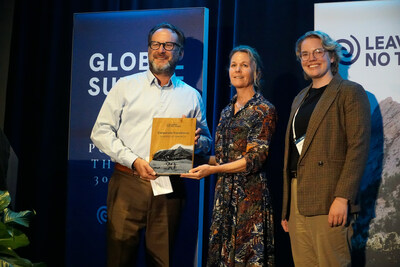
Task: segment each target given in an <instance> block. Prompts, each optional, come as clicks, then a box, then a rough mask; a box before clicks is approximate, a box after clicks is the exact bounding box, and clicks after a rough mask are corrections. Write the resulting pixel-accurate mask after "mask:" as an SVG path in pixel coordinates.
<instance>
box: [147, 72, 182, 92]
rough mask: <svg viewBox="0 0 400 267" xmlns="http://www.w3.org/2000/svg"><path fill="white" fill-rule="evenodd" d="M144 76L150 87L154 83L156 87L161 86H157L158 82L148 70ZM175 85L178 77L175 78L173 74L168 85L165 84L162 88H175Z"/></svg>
mask: <svg viewBox="0 0 400 267" xmlns="http://www.w3.org/2000/svg"><path fill="white" fill-rule="evenodd" d="M146 76H147V79H148V81H149V83H150V85H152V84H153V83H154V84H155V85H157V86H158V87H161V86H160V85H159V84H158V81H157V78H156V76H154V74H153V73H152V72H151V71H150V69H148V70H147V72H146ZM177 84H178V77H176V75H175V73H174V74H173V75H172V76H171V78H170V79H169V82H168V84H167V85H164V86H163V87H166V88H175V87H176V86H177Z"/></svg>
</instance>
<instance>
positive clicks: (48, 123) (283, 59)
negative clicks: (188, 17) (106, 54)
mask: <svg viewBox="0 0 400 267" xmlns="http://www.w3.org/2000/svg"><path fill="white" fill-rule="evenodd" d="M318 2H325V1H318ZM326 2H328V1H326ZM329 2H332V1H329ZM179 7H207V8H208V9H209V11H210V34H209V66H208V72H209V76H208V77H209V79H208V88H207V119H208V123H209V127H210V129H211V131H212V133H213V134H214V130H215V127H216V125H217V123H218V120H219V115H220V111H221V109H222V108H223V107H224V106H225V105H226V104H227V103H228V102H229V100H230V98H231V96H232V95H233V93H234V92H231V88H230V86H229V79H228V75H227V66H228V55H229V52H230V50H231V49H232V48H233V46H236V45H239V44H247V45H250V46H253V47H255V48H256V49H257V50H258V51H259V53H260V55H261V57H262V59H263V61H264V65H265V70H264V73H263V74H264V88H263V91H262V92H263V94H264V96H265V97H266V98H267V99H268V100H269V101H270V102H272V103H273V104H274V105H275V106H276V108H277V112H278V116H279V121H278V126H277V131H276V134H275V137H274V140H273V143H272V147H271V150H270V158H269V164H268V165H269V166H268V173H269V179H270V181H271V192H272V194H273V201H274V207H275V228H276V234H275V237H276V240H275V244H276V254H277V255H276V256H277V265H278V266H291V264H292V262H291V259H290V258H291V254H290V247H289V238H288V236H287V235H286V234H285V233H283V231H282V230H281V227H280V208H281V206H280V205H281V192H282V182H281V179H282V178H281V172H282V168H283V166H282V165H283V164H282V160H283V136H284V131H285V128H286V124H287V119H288V116H289V111H290V105H291V101H292V99H293V98H294V96H295V95H296V93H297V92H298V91H299V90H300V89H301V88H302V87H304V86H305V85H306V83H305V81H304V80H303V76H302V72H301V68H300V65H299V63H298V62H297V61H296V58H295V54H294V43H295V41H296V40H297V38H298V37H299V36H300V35H302V34H303V33H305V32H306V31H308V30H312V29H313V27H314V24H313V21H314V18H313V14H314V2H313V1H312V0H308V1H307V0H282V1H272V0H265V1H260V0H246V1H241V0H209V1H202V0H186V1H183V0H164V1H160V0H142V1H139V0H131V1H128V0H120V1H117V0H114V1H112V0H69V1H67V0H64V1H61V0H59V1H58V0H37V1H30V0H16V2H15V13H14V21H13V33H12V46H11V47H12V48H11V52H10V53H11V54H10V65H9V80H8V86H7V106H6V118H5V133H6V135H7V137H8V139H9V141H10V143H11V145H12V147H13V149H14V150H15V152H16V154H17V156H18V157H19V177H18V190H17V199H16V207H17V208H16V210H26V209H34V210H36V212H37V216H36V217H35V219H34V221H33V224H32V226H31V228H30V229H29V230H28V235H29V237H30V238H31V245H30V246H29V247H28V248H25V249H24V250H23V254H24V255H22V256H25V257H27V258H30V259H32V260H33V261H36V262H37V261H44V262H46V263H47V264H48V266H63V265H64V262H65V254H64V252H65V245H64V244H65V230H64V229H65V227H66V225H65V214H66V213H65V211H66V198H67V192H66V188H67V182H68V181H67V157H68V127H69V101H70V96H69V95H70V76H71V49H72V25H73V21H72V19H73V14H74V13H80V12H103V11H118V10H140V9H159V8H179ZM214 180H215V178H211V179H209V180H208V182H207V185H206V191H207V193H208V195H207V196H206V200H207V201H208V203H209V205H208V206H206V208H208V213H207V214H205V218H206V222H208V221H209V220H210V214H211V210H212V200H213V192H214ZM207 235H208V225H207V224H205V239H204V240H205V242H204V244H205V246H206V245H207Z"/></svg>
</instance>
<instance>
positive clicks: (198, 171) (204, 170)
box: [181, 164, 214, 180]
mask: <svg viewBox="0 0 400 267" xmlns="http://www.w3.org/2000/svg"><path fill="white" fill-rule="evenodd" d="M212 168H213V166H210V165H208V164H204V165H200V166H198V167H196V168H194V169H191V170H189V172H188V173H182V174H181V177H183V178H191V179H197V180H200V179H201V178H203V177H206V176H209V175H210V174H213V173H214V172H213V171H212Z"/></svg>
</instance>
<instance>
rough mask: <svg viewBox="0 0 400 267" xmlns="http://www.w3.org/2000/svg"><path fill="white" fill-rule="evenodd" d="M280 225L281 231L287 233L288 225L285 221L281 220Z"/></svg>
mask: <svg viewBox="0 0 400 267" xmlns="http://www.w3.org/2000/svg"><path fill="white" fill-rule="evenodd" d="M281 225H282V228H283V231H285V232H286V233H287V232H289V224H288V221H287V220H282V221H281Z"/></svg>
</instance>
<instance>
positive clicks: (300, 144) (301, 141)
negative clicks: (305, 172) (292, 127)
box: [294, 135, 306, 155]
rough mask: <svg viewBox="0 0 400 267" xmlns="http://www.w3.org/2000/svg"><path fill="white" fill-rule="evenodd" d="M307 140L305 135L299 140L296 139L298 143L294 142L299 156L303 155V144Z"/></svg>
mask: <svg viewBox="0 0 400 267" xmlns="http://www.w3.org/2000/svg"><path fill="white" fill-rule="evenodd" d="M305 138H306V135H303V136H302V137H300V138H299V139H296V141H294V143H295V145H296V148H297V152H299V155H301V150H302V149H303V144H304V139H305Z"/></svg>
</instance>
